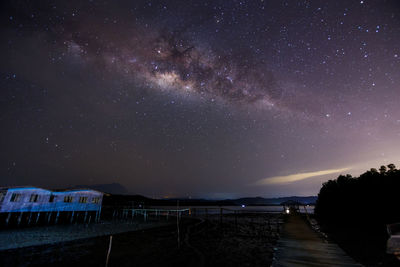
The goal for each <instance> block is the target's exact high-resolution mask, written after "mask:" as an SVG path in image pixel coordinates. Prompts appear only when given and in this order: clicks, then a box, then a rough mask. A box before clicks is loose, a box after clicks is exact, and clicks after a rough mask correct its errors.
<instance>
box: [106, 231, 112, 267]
mask: <svg viewBox="0 0 400 267" xmlns="http://www.w3.org/2000/svg"><path fill="white" fill-rule="evenodd" d="M111 246H112V235H110V242H109V243H108V251H107V258H106V267H108V261H109V260H110V253H111Z"/></svg>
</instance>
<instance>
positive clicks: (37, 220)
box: [35, 211, 40, 224]
mask: <svg viewBox="0 0 400 267" xmlns="http://www.w3.org/2000/svg"><path fill="white" fill-rule="evenodd" d="M39 217H40V211H39V212H38V213H37V215H36V222H35V224H37V223H38V222H39Z"/></svg>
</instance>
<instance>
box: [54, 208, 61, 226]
mask: <svg viewBox="0 0 400 267" xmlns="http://www.w3.org/2000/svg"><path fill="white" fill-rule="evenodd" d="M58 217H60V211H59V210H58V211H57V216H56V220H55V224H57V222H58Z"/></svg>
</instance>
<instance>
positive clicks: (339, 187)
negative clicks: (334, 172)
mask: <svg viewBox="0 0 400 267" xmlns="http://www.w3.org/2000/svg"><path fill="white" fill-rule="evenodd" d="M315 216H316V218H317V220H319V221H320V222H322V223H325V224H333V223H334V224H339V225H342V224H346V225H348V224H376V223H378V224H388V223H393V222H400V170H396V167H395V166H394V165H393V164H389V165H388V167H387V168H386V167H385V166H382V167H381V168H380V169H379V171H378V170H376V169H371V170H369V171H367V172H365V173H363V174H361V175H360V177H351V175H346V176H344V175H340V176H339V177H338V178H337V179H336V180H329V181H328V182H326V183H324V184H323V186H322V188H321V190H320V192H319V194H318V199H317V202H316V206H315Z"/></svg>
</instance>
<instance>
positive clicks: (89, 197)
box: [0, 187, 103, 212]
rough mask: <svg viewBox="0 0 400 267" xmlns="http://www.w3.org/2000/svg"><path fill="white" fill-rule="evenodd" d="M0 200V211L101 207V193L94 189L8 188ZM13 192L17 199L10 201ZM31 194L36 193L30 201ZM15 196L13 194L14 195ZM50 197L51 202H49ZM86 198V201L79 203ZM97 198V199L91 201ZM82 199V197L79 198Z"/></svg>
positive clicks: (95, 208) (76, 209) (83, 209)
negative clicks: (34, 197) (17, 195)
mask: <svg viewBox="0 0 400 267" xmlns="http://www.w3.org/2000/svg"><path fill="white" fill-rule="evenodd" d="M1 191H3V194H4V193H5V196H4V198H3V200H2V201H1V202H0V212H49V211H50V212H51V211H98V210H100V209H101V203H102V200H103V193H101V192H98V191H94V190H71V191H64V192H53V191H50V190H46V189H41V188H36V187H29V188H28V187H27V188H9V189H7V191H6V192H5V190H0V193H1ZM13 194H19V196H20V197H19V199H18V201H11V199H12V198H13ZM32 195H38V197H37V199H33V200H35V201H34V202H31V197H32ZM14 196H15V195H14ZM65 197H71V198H72V201H71V202H65ZM50 198H53V199H52V202H50ZM81 198H86V201H87V202H86V203H80V199H81ZM94 199H97V200H98V201H95V202H94V201H93V200H94ZM81 200H82V199H81Z"/></svg>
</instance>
